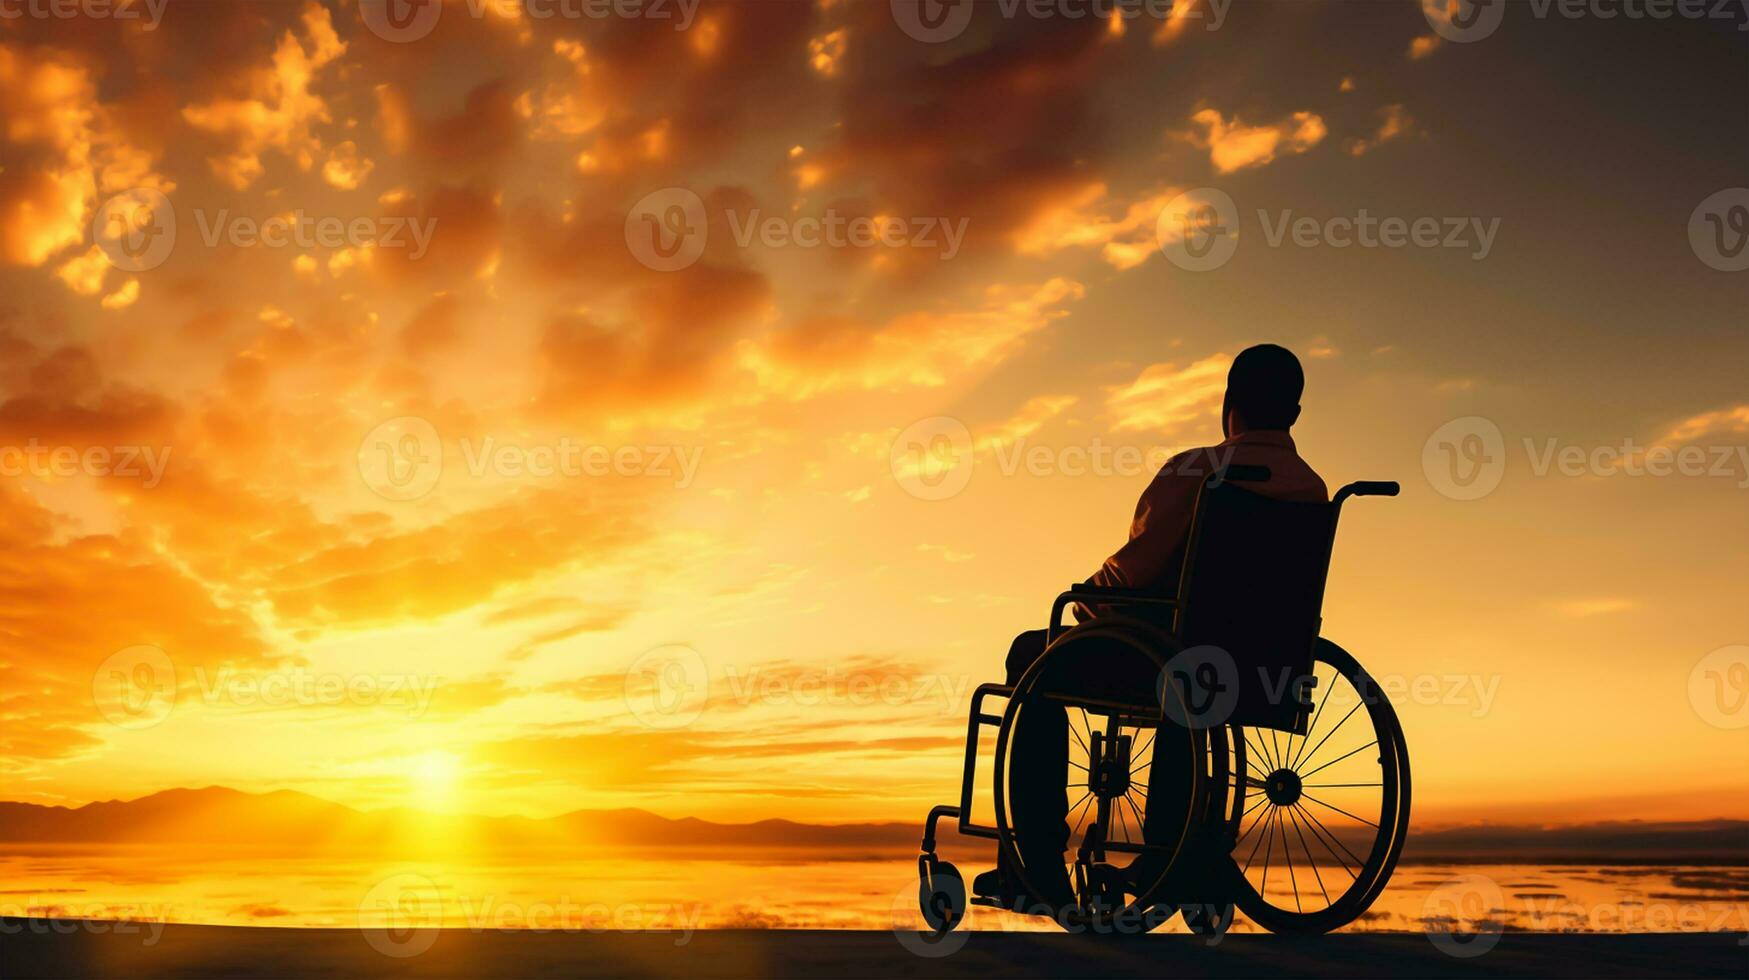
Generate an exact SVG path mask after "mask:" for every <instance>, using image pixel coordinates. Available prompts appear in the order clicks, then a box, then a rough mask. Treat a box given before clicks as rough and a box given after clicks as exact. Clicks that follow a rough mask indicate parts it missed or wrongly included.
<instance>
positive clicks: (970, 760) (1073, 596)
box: [917, 464, 1407, 931]
mask: <svg viewBox="0 0 1749 980" xmlns="http://www.w3.org/2000/svg"><path fill="white" fill-rule="evenodd" d="M1269 475H1270V473H1269V470H1268V469H1267V468H1266V467H1261V466H1246V465H1242V464H1230V465H1228V466H1226V467H1223V468H1222V469H1220V470H1217V471H1216V472H1215V473H1214V474H1213V475H1212V476H1210V477H1209V478H1208V479H1207V480H1206V481H1204V483H1203V485H1202V487H1201V488H1200V489H1199V491H1198V495H1197V501H1196V505H1195V507H1194V509H1193V511H1192V517H1191V524H1190V535H1189V538H1188V539H1187V542H1186V546H1185V557H1184V564H1183V566H1182V567H1181V568H1180V571H1179V576H1178V583H1177V585H1178V587H1177V591H1176V593H1175V594H1174V595H1172V596H1165V595H1161V594H1159V593H1155V592H1149V591H1147V590H1142V589H1127V588H1117V587H1110V586H1097V585H1088V584H1085V583H1081V584H1076V585H1072V586H1070V587H1069V589H1068V590H1067V591H1065V592H1063V593H1061V594H1060V595H1058V596H1057V598H1056V600H1055V601H1054V602H1053V603H1052V605H1051V614H1050V621H1049V624H1048V626H1047V641H1046V645H1045V649H1046V651H1047V652H1048V651H1049V650H1050V647H1051V644H1053V643H1055V642H1056V640H1057V638H1058V637H1059V636H1060V635H1062V634H1063V633H1064V632H1065V631H1066V630H1067V629H1068V628H1069V627H1067V626H1065V625H1064V623H1063V622H1062V620H1063V612H1064V610H1066V609H1067V608H1068V607H1069V606H1070V605H1071V604H1077V603H1079V604H1083V605H1089V606H1095V605H1096V606H1108V607H1115V606H1143V607H1151V608H1155V609H1164V610H1169V611H1170V630H1169V632H1170V633H1171V634H1172V635H1174V636H1176V635H1178V634H1179V632H1180V627H1181V625H1182V617H1183V612H1184V606H1185V599H1186V596H1187V592H1188V587H1189V582H1190V576H1191V573H1192V571H1193V569H1192V567H1191V566H1192V564H1193V558H1194V556H1195V555H1196V547H1197V543H1198V541H1199V539H1200V537H1201V533H1202V526H1203V518H1204V497H1205V495H1206V493H1207V491H1209V490H1211V489H1214V488H1216V487H1219V486H1220V485H1221V484H1222V483H1223V482H1225V481H1246V482H1261V481H1264V480H1267V479H1268V478H1269ZM1399 492H1400V486H1399V484H1397V483H1395V482H1391V481H1373V480H1364V481H1357V482H1353V483H1349V484H1347V485H1346V486H1343V487H1342V488H1341V489H1339V490H1338V491H1337V492H1336V494H1335V496H1334V497H1332V498H1331V506H1332V516H1331V530H1330V536H1329V544H1328V545H1327V547H1326V548H1325V550H1324V554H1323V556H1322V559H1323V564H1324V567H1325V569H1326V570H1327V569H1328V565H1329V562H1330V559H1331V557H1332V553H1333V551H1334V546H1335V532H1336V527H1337V524H1338V523H1339V522H1340V518H1341V510H1342V504H1343V503H1344V501H1346V500H1347V499H1348V498H1349V497H1354V496H1396V495H1397V494H1398V493H1399ZM1323 591H1324V579H1323V578H1322V577H1320V579H1319V585H1318V594H1317V605H1318V606H1319V607H1321V606H1322V603H1323ZM1320 641H1321V637H1315V638H1314V640H1313V643H1312V646H1313V647H1314V648H1315V647H1316V646H1317V645H1318V643H1319V642H1320ZM1338 649H1340V648H1338ZM1043 656H1045V654H1041V655H1040V657H1041V659H1042V658H1043ZM1311 659H1312V651H1311V650H1308V654H1307V660H1308V663H1309V662H1310V661H1311ZM1300 680H1301V681H1303V682H1305V683H1301V684H1299V685H1298V686H1297V687H1296V689H1295V690H1294V694H1295V700H1296V702H1297V704H1296V707H1297V710H1296V711H1295V713H1294V716H1293V719H1292V723H1291V727H1287V728H1279V729H1278V730H1281V731H1289V732H1291V733H1292V734H1298V735H1305V734H1307V720H1308V716H1309V715H1310V714H1311V709H1312V703H1311V698H1310V693H1311V689H1312V687H1313V686H1315V684H1316V681H1315V679H1314V678H1312V677H1311V676H1310V674H1309V673H1308V674H1307V675H1306V676H1305V677H1303V678H1300ZM1014 693H1015V686H1014V685H1011V684H999V683H987V684H981V685H979V686H978V687H977V688H976V689H975V690H974V691H973V693H972V698H971V703H970V706H969V711H968V718H967V723H966V747H965V761H964V766H963V769H962V772H961V780H960V796H959V803H958V804H957V805H956V804H941V805H937V806H935V807H933V808H931V809H930V811H929V815H928V817H927V818H926V820H925V822H924V829H923V838H922V841H921V844H922V853H921V854H920V855H919V857H918V859H917V860H918V871H919V875H920V877H921V879H922V881H923V887H924V888H925V889H927V888H928V887H929V882H930V880H931V874H932V872H934V871H936V870H937V868H938V867H944V868H947V869H949V870H950V871H952V868H951V866H950V865H945V864H941V863H940V862H939V861H938V859H937V858H936V854H935V851H936V834H937V827H938V824H939V822H940V821H941V820H942V819H944V818H952V819H954V820H955V821H956V828H955V829H956V830H957V831H958V833H959V834H960V836H963V837H971V838H981V839H985V840H993V841H996V842H997V844H998V849H999V850H1000V849H1001V848H1004V847H1012V846H1013V840H1012V837H1013V832H1012V830H1011V829H1004V827H1005V825H1006V824H1007V822H1008V821H1007V819H1006V814H1005V812H1004V810H1005V808H1004V806H1003V802H1002V787H1000V786H996V787H994V790H995V794H994V797H995V798H994V807H995V818H996V825H995V826H987V825H983V824H978V823H975V822H974V821H973V820H972V796H973V784H974V783H975V781H976V778H977V761H978V748H979V739H980V735H981V729H982V728H984V727H985V726H990V727H994V728H997V729H998V730H999V731H1000V730H1001V729H1002V726H1003V725H1004V723H1005V715H1006V714H1007V713H1008V712H1004V714H992V713H989V712H987V711H986V710H985V709H984V704H985V702H986V700H987V699H989V698H991V697H1001V698H1008V699H1012V698H1013V696H1014ZM1047 696H1048V695H1047ZM1075 700H1076V702H1077V703H1078V704H1081V705H1084V706H1089V707H1093V706H1104V707H1108V708H1111V709H1113V710H1114V711H1117V712H1132V713H1133V708H1134V706H1133V705H1130V704H1122V703H1118V702H1101V701H1099V700H1097V699H1089V698H1083V697H1077V698H1076V699H1075ZM1163 713H1164V712H1162V714H1163ZM1251 727H1263V726H1251ZM999 741H1000V739H999ZM998 761H999V762H1000V760H998ZM1405 761H1406V760H1405ZM1001 768H1002V767H1001V766H998V767H997V769H998V771H1000V770H1001ZM1239 777H1240V778H1242V779H1243V778H1249V777H1248V776H1247V774H1245V773H1244V772H1243V771H1242V770H1241V772H1240V773H1239ZM1198 778H1199V779H1200V778H1201V777H1200V776H1199V777H1198ZM1403 805H1404V806H1405V807H1406V806H1407V796H1406V790H1405V796H1404V798H1403ZM1403 819H1404V822H1405V823H1406V820H1407V814H1406V812H1405V814H1404V818H1403ZM1147 846H1148V845H1146V844H1143V843H1130V842H1127V841H1113V840H1109V839H1106V840H1101V841H1099V842H1098V847H1099V849H1100V850H1103V851H1113V852H1117V853H1135V854H1140V853H1142V852H1143V851H1144V849H1145V848H1146V847H1147ZM1083 847H1085V845H1083ZM1391 863H1392V864H1394V860H1393V861H1392V862H1391ZM952 873H953V875H954V877H956V878H957V877H958V872H957V871H953V872H952ZM1386 877H1387V878H1388V870H1387V872H1386ZM960 887H961V888H962V889H963V882H961V883H960ZM1382 887H1383V880H1382V879H1381V880H1380V881H1379V883H1378V884H1377V886H1376V887H1375V889H1374V894H1376V891H1377V890H1378V889H1382ZM921 897H922V896H921V894H920V898H921ZM972 902H973V904H985V905H996V904H997V903H994V902H987V901H980V900H979V899H977V898H974V899H972ZM963 911H964V910H963V908H962V909H961V910H960V914H961V915H963ZM1229 914H1230V913H1229ZM955 924H957V918H954V919H951V920H948V921H946V922H945V923H944V924H942V925H941V926H940V927H939V928H940V931H946V930H947V929H951V928H953V926H954V925H955ZM1222 928H1223V929H1224V924H1223V926H1222Z"/></svg>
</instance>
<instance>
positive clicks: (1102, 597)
mask: <svg viewBox="0 0 1749 980" xmlns="http://www.w3.org/2000/svg"><path fill="white" fill-rule="evenodd" d="M1070 603H1082V604H1085V605H1092V606H1123V605H1133V606H1164V607H1166V608H1168V609H1171V608H1175V607H1177V605H1178V597H1177V596H1169V595H1161V594H1160V593H1158V592H1150V591H1148V590H1147V589H1130V588H1124V587H1122V586H1116V585H1088V584H1087V583H1085V582H1082V583H1079V584H1077V585H1071V586H1069V591H1067V592H1065V593H1063V594H1062V595H1060V596H1057V601H1056V602H1053V603H1051V619H1050V622H1049V623H1047V624H1046V627H1047V630H1048V633H1049V637H1050V639H1051V640H1055V639H1056V638H1057V631H1058V630H1060V629H1061V628H1062V626H1061V625H1060V624H1061V623H1062V620H1063V610H1064V609H1067V608H1068V607H1069V605H1070Z"/></svg>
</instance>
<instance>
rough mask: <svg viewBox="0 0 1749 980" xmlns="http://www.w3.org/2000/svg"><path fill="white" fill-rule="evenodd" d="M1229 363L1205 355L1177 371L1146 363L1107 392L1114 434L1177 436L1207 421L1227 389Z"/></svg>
mask: <svg viewBox="0 0 1749 980" xmlns="http://www.w3.org/2000/svg"><path fill="white" fill-rule="evenodd" d="M1232 366H1233V359H1232V358H1231V357H1229V356H1228V355H1226V354H1211V355H1209V356H1208V357H1205V358H1203V359H1202V360H1200V361H1194V362H1192V363H1190V364H1187V365H1185V366H1183V367H1180V366H1178V365H1177V364H1151V365H1149V366H1148V367H1147V368H1145V369H1143V371H1142V373H1141V374H1139V375H1137V376H1136V380H1134V381H1132V382H1130V383H1129V384H1127V385H1119V386H1117V387H1114V388H1111V389H1109V390H1108V394H1107V396H1106V400H1105V407H1106V409H1107V410H1108V411H1109V412H1110V413H1111V415H1112V419H1113V421H1112V428H1114V429H1116V430H1117V431H1119V432H1124V431H1134V430H1141V431H1148V432H1158V433H1177V432H1180V431H1182V430H1183V429H1184V428H1185V427H1186V426H1188V425H1191V424H1194V423H1198V422H1202V423H1207V422H1209V421H1210V420H1211V419H1212V417H1213V415H1214V414H1216V410H1217V409H1219V407H1220V404H1221V398H1222V396H1223V395H1224V394H1225V393H1226V390H1227V369H1228V368H1230V367H1232Z"/></svg>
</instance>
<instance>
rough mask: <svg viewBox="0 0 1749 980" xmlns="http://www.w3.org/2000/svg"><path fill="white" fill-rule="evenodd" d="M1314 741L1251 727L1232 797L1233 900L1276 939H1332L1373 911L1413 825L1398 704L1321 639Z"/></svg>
mask: <svg viewBox="0 0 1749 980" xmlns="http://www.w3.org/2000/svg"><path fill="white" fill-rule="evenodd" d="M1315 659H1316V663H1315V665H1314V672H1315V675H1316V677H1317V681H1318V683H1317V686H1316V687H1314V688H1313V691H1314V696H1315V697H1316V698H1317V699H1318V700H1317V707H1316V709H1315V710H1314V713H1313V716H1312V720H1311V723H1310V725H1309V726H1308V729H1307V732H1306V734H1305V735H1304V736H1300V735H1293V734H1291V733H1284V732H1280V731H1275V730H1272V729H1260V728H1248V729H1244V730H1243V731H1242V734H1241V737H1240V738H1239V739H1238V745H1237V750H1238V753H1239V754H1240V755H1241V756H1242V759H1241V761H1239V762H1237V763H1235V766H1234V769H1235V770H1236V773H1237V774H1239V775H1236V776H1235V779H1234V785H1233V791H1234V792H1235V793H1236V795H1237V796H1238V797H1239V799H1240V801H1241V802H1243V803H1244V808H1243V810H1242V811H1241V812H1242V816H1243V821H1242V825H1241V827H1240V830H1239V833H1238V837H1237V842H1236V846H1235V848H1234V850H1233V864H1234V866H1235V869H1236V871H1237V874H1236V876H1235V877H1236V881H1235V882H1234V886H1235V894H1234V899H1235V901H1237V903H1238V905H1239V908H1240V909H1241V910H1242V911H1243V912H1244V913H1245V915H1246V916H1247V917H1249V918H1250V919H1251V920H1252V921H1253V922H1256V923H1257V924H1258V925H1260V926H1263V927H1264V928H1266V929H1268V930H1270V931H1271V932H1277V933H1281V932H1298V933H1323V932H1330V931H1331V930H1334V929H1339V928H1341V927H1342V926H1345V925H1347V924H1349V923H1350V922H1353V921H1354V920H1356V919H1358V918H1360V916H1361V915H1363V914H1365V912H1366V910H1367V909H1368V908H1369V907H1370V906H1371V905H1372V903H1373V900H1374V899H1376V898H1377V897H1378V895H1379V893H1380V892H1381V891H1383V890H1384V887H1385V883H1386V882H1387V881H1388V880H1389V879H1390V876H1391V872H1392V870H1393V869H1395V867H1396V865H1397V858H1398V856H1399V855H1401V854H1402V850H1403V842H1404V840H1405V838H1406V836H1407V831H1408V826H1409V751H1408V747H1407V745H1406V744H1405V743H1404V740H1403V729H1402V726H1401V725H1400V724H1398V722H1397V713H1396V711H1395V710H1394V709H1393V708H1392V707H1391V702H1390V699H1388V698H1387V697H1386V696H1385V694H1384V692H1383V691H1381V690H1379V688H1378V685H1377V684H1375V683H1374V682H1373V680H1372V678H1371V677H1370V676H1368V674H1367V673H1366V671H1365V670H1363V669H1362V668H1361V666H1360V665H1359V664H1358V663H1357V662H1355V659H1354V657H1353V656H1351V655H1350V654H1349V653H1348V652H1347V651H1345V650H1343V649H1342V648H1341V647H1338V646H1337V645H1335V644H1334V643H1330V642H1329V641H1327V640H1322V639H1320V640H1319V641H1318V645H1317V655H1316V658H1315Z"/></svg>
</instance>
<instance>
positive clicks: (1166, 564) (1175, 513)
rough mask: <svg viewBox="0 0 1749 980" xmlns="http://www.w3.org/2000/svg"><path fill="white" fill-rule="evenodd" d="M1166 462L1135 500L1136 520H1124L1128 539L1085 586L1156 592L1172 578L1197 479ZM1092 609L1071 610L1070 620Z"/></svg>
mask: <svg viewBox="0 0 1749 980" xmlns="http://www.w3.org/2000/svg"><path fill="white" fill-rule="evenodd" d="M1175 462H1176V460H1173V461H1170V462H1168V463H1167V464H1166V465H1165V466H1164V467H1162V468H1161V470H1160V473H1159V474H1158V475H1157V476H1155V477H1154V480H1153V482H1152V483H1149V484H1148V489H1146V490H1144V491H1142V499H1141V500H1139V501H1137V502H1136V516H1135V517H1134V519H1132V520H1131V521H1130V539H1129V541H1128V542H1126V543H1125V544H1124V546H1123V547H1121V548H1119V549H1118V550H1117V552H1116V553H1115V554H1113V555H1112V556H1111V557H1110V558H1107V559H1106V560H1105V564H1103V565H1101V566H1100V567H1099V571H1097V572H1094V573H1093V576H1092V577H1091V578H1089V579H1088V580H1087V584H1088V585H1102V586H1112V587H1116V588H1124V589H1158V588H1160V587H1161V586H1163V585H1165V584H1167V583H1169V582H1170V581H1171V580H1172V579H1174V578H1175V577H1176V575H1177V572H1178V569H1177V568H1176V567H1175V559H1177V558H1179V557H1181V556H1180V551H1179V549H1180V548H1181V546H1182V545H1183V544H1184V541H1185V539H1186V538H1187V537H1189V535H1190V519H1191V511H1192V510H1193V509H1194V508H1195V507H1196V492H1197V487H1198V485H1199V483H1200V480H1199V479H1198V478H1197V477H1195V476H1186V475H1181V474H1180V473H1179V472H1178V470H1179V467H1176V466H1174V465H1173V463H1175ZM1095 612H1096V610H1090V609H1087V608H1086V607H1084V606H1081V605H1079V604H1078V605H1077V606H1076V607H1075V618H1076V619H1078V620H1082V621H1086V620H1087V619H1090V618H1092V616H1093V615H1094V613H1095Z"/></svg>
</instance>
